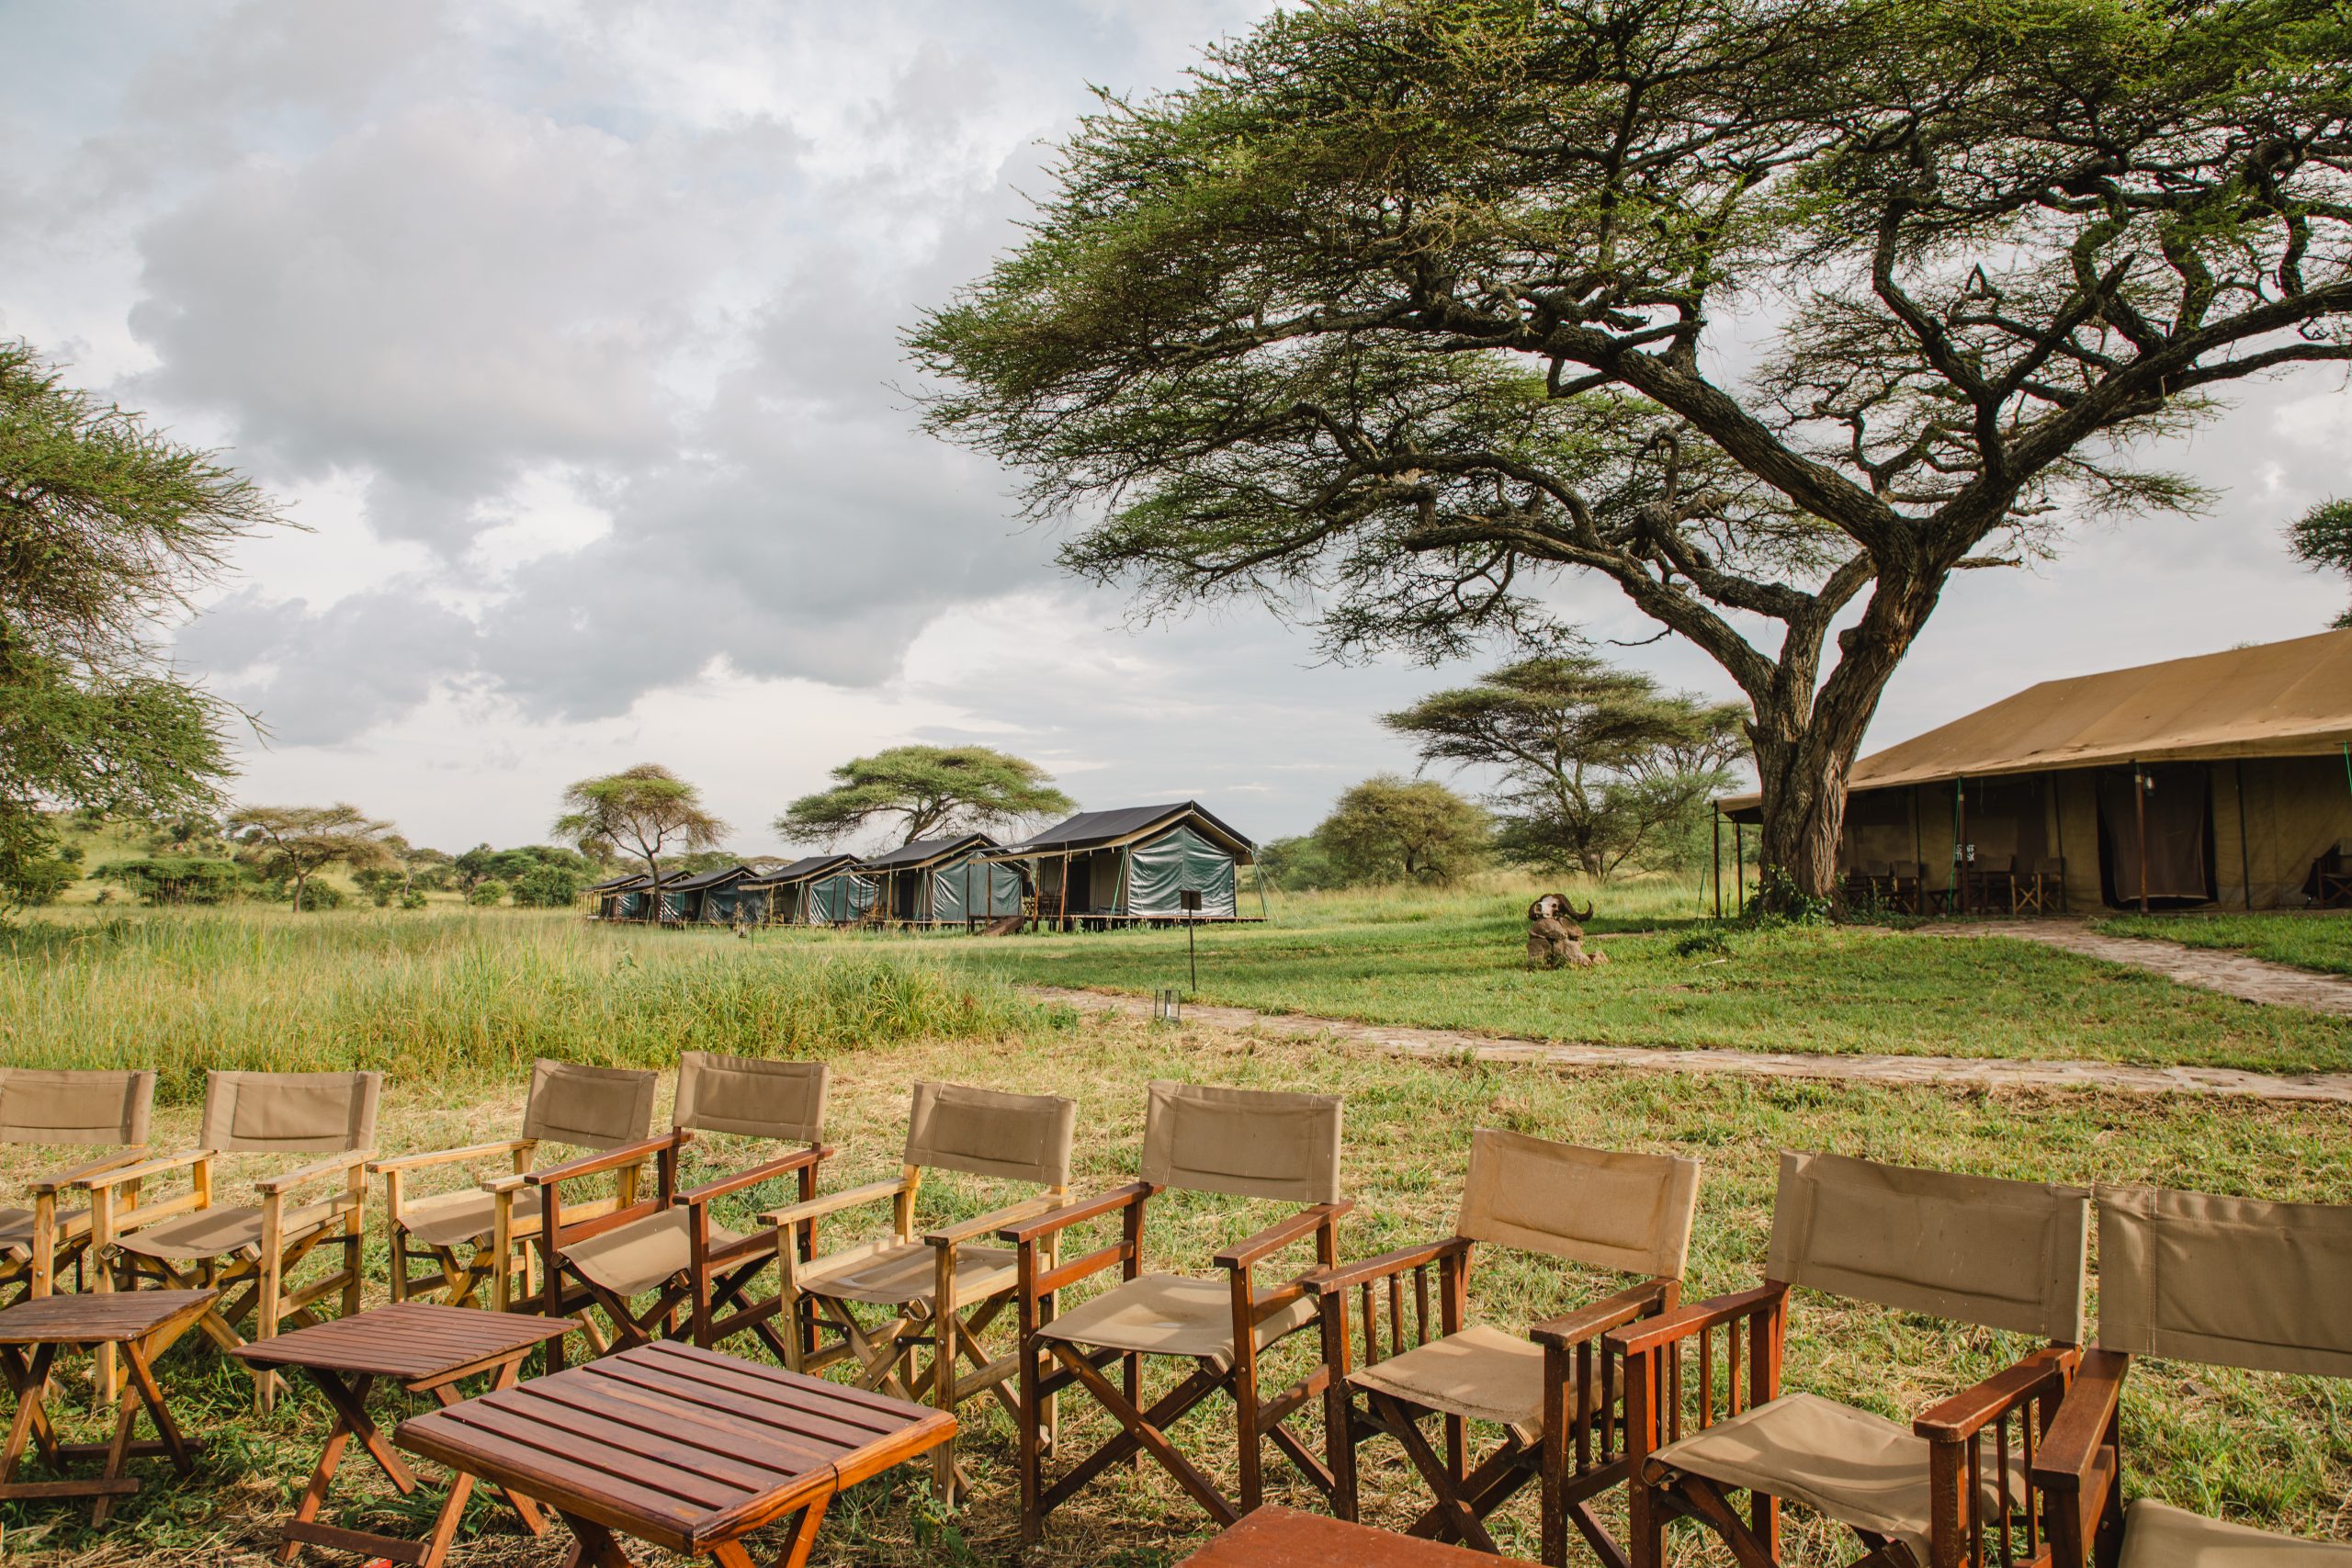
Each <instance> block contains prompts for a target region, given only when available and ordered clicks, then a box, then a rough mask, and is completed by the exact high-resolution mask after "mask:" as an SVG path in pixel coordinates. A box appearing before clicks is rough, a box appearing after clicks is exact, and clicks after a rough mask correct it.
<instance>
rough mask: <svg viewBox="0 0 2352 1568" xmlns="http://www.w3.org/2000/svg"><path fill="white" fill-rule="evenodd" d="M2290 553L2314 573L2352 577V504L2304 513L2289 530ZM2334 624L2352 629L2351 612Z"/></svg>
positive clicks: (2330, 504)
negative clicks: (2335, 573) (2330, 573)
mask: <svg viewBox="0 0 2352 1568" xmlns="http://www.w3.org/2000/svg"><path fill="white" fill-rule="evenodd" d="M2287 549H2288V553H2289V554H2290V555H2292V556H2293V557H2294V558H2296V559H2297V560H2299V561H2301V562H2302V563H2303V564H2304V565H2305V566H2308V567H2311V568H2312V569H2313V570H2324V571H2340V572H2342V573H2344V574H2345V575H2346V577H2352V501H2331V502H2325V503H2324V504H2323V505H2319V506H2314V507H2312V509H2311V510H2310V511H2309V512H2306V513H2303V514H2302V515H2301V517H2299V518H2297V519H2296V520H2295V522H2294V523H2293V525H2291V526H2290V527H2289V528H2288V530H2287ZM2334 624H2335V626H2339V627H2352V610H2346V611H2345V612H2344V613H2343V614H2342V615H2338V616H2336V617H2335V623H2334Z"/></svg>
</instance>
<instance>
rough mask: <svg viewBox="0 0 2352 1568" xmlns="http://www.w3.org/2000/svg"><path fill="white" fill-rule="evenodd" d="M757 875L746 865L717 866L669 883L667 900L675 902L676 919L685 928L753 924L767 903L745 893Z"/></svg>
mask: <svg viewBox="0 0 2352 1568" xmlns="http://www.w3.org/2000/svg"><path fill="white" fill-rule="evenodd" d="M757 875H758V873H757V872H754V871H753V870H752V868H751V867H750V866H748V865H728V866H718V867H716V868H714V869H712V870H710V871H705V872H698V873H696V874H695V875H692V876H682V877H680V878H678V879H677V880H676V881H675V882H671V883H669V884H668V885H667V886H668V895H667V896H668V897H670V898H672V899H674V900H675V903H676V911H675V913H676V918H677V919H680V920H682V921H684V922H685V923H686V924H688V925H710V926H729V925H734V924H736V923H737V922H738V921H739V920H740V921H744V922H755V921H757V920H759V919H761V917H762V914H763V911H764V909H765V906H766V902H767V900H766V898H765V897H764V896H763V895H761V894H759V893H758V892H756V891H747V887H748V885H749V884H750V883H751V882H752V879H753V878H754V877H756V876H757Z"/></svg>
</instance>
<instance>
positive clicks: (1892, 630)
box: [910, 0, 2352, 894]
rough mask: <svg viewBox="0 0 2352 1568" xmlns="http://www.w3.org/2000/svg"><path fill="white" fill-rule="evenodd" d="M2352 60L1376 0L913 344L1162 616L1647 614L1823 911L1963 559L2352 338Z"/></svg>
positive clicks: (2184, 16) (1261, 40)
mask: <svg viewBox="0 0 2352 1568" xmlns="http://www.w3.org/2000/svg"><path fill="white" fill-rule="evenodd" d="M2347 62H2352V14H2347V13H2346V12H2345V11H2343V10H2342V9H2341V8H2340V7H2338V6H2334V5H2331V4H2326V3H2324V0H1933V3H1928V0H1450V3H1440V0H1410V3H1408V0H1395V3H1386V4H1383V3H1375V0H1328V3H1326V4H1322V5H1318V6H1313V7H1311V8H1307V9H1304V10H1300V11H1295V12H1288V13H1284V14H1283V15H1280V16H1277V17H1273V18H1272V19H1271V20H1270V21H1268V22H1266V23H1265V24H1264V25H1262V26H1261V28H1259V29H1258V30H1257V31H1255V32H1254V33H1252V34H1250V35H1249V36H1248V37H1246V38H1243V39H1238V40H1236V41H1233V42H1230V43H1228V44H1226V45H1223V46H1220V47H1218V48H1216V50H1214V51H1211V53H1210V54H1209V56H1208V58H1207V60H1206V62H1204V66H1203V68H1202V69H1201V70H1200V71H1199V72H1198V73H1196V75H1195V78H1194V80H1193V83H1192V84H1191V85H1189V86H1187V87H1186V88H1185V89H1184V90H1182V91H1181V92H1177V93H1173V94H1170V95H1168V96H1163V97H1158V98H1153V99H1150V100H1148V101H1141V102H1124V101H1117V100H1111V101H1107V102H1106V103H1105V105H1104V107H1103V109H1102V110H1101V112H1099V113H1097V114H1095V115H1094V116H1092V117H1091V118H1088V119H1087V120H1086V121H1085V122H1084V123H1083V125H1082V127H1081V129H1080V130H1079V131H1078V132H1077V134H1076V135H1075V136H1074V137H1073V138H1072V139H1071V140H1070V141H1069V143H1068V144H1067V145H1066V146H1065V147H1064V148H1063V149H1062V152H1061V156H1060V161H1059V164H1058V166H1057V170H1056V173H1055V176H1054V180H1055V185H1056V187H1057V188H1056V189H1055V190H1054V191H1053V192H1052V193H1051V195H1050V196H1049V197H1048V198H1047V199H1046V201H1045V202H1044V203H1043V206H1042V209H1041V210H1040V211H1039V213H1038V214H1037V216H1036V219H1035V223H1034V225H1033V226H1032V228H1031V231H1030V232H1029V235H1028V237H1027V238H1026V240H1025V241H1024V242H1023V243H1022V244H1021V245H1020V246H1019V247H1018V248H1017V249H1016V250H1014V251H1013V252H1012V253H1011V254H1009V255H1007V256H1006V257H1004V258H1003V259H1002V260H1001V262H1000V263H999V264H998V265H996V266H995V268H994V269H993V270H992V271H991V272H990V273H989V276H987V277H986V278H984V279H983V280H981V281H979V282H978V283H977V284H976V285H974V286H973V287H971V288H968V289H967V291H966V292H965V293H963V294H962V295H961V296H960V297H959V298H958V299H956V300H955V301H954V302H952V303H951V304H950V305H949V306H948V307H947V308H945V309H944V310H940V311H938V312H936V313H935V314H933V315H932V316H930V317H929V318H927V319H926V320H925V321H922V323H921V324H920V325H919V326H918V327H917V328H916V329H915V330H914V331H913V333H911V334H910V349H911V352H912V354H913V355H914V357H915V359H916V361H917V362H918V363H919V364H920V365H921V366H922V367H923V368H924V369H925V370H926V372H928V373H929V374H931V375H932V376H933V377H935V378H937V379H936V381H935V383H934V389H933V397H932V401H931V403H930V407H929V419H930V423H931V425H932V427H933V429H934V430H935V431H936V432H938V433H940V434H944V435H946V436H948V437H951V438H954V439H957V440H960V441H963V442H966V443H968V444H970V445H972V446H977V447H978V448H980V449H982V450H985V451H988V452H990V453H992V454H994V455H996V456H997V457H1000V458H1001V459H1002V460H1003V461H1005V462H1007V463H1008V464H1010V465H1012V467H1014V468H1017V469H1020V470H1022V471H1023V472H1024V473H1025V474H1026V475H1027V477H1028V479H1029V480H1030V481H1031V488H1030V491H1029V492H1028V500H1029V503H1030V506H1031V508H1032V509H1033V511H1034V513H1036V514H1039V515H1046V516H1052V515H1060V514H1071V513H1075V514H1078V515H1081V516H1083V517H1085V518H1086V519H1087V523H1086V525H1085V526H1084V527H1083V528H1082V529H1081V530H1080V531H1079V532H1078V533H1076V534H1075V535H1074V536H1071V537H1070V538H1069V540H1068V542H1067V543H1066V544H1065V547H1064V548H1063V552H1062V559H1063V561H1064V563H1065V564H1066V565H1067V566H1068V567H1069V569H1070V570H1073V571H1075V572H1077V573H1080V574H1081V575H1083V576H1086V577H1089V578H1093V579H1097V580H1101V581H1131V582H1133V583H1134V584H1135V585H1136V588H1137V590H1138V592H1139V596H1140V597H1139V604H1140V606H1141V608H1142V609H1143V611H1144V613H1146V614H1150V613H1156V612H1158V611H1160V610H1164V609H1167V608H1170V607H1172V606H1175V605H1178V604H1183V603H1187V602H1192V601H1197V600H1201V599H1207V598H1214V597H1217V596H1221V595H1254V596H1259V597H1261V598H1264V599H1266V600H1268V601H1270V602H1272V603H1274V604H1277V605H1279V606H1281V607H1282V608H1283V609H1285V610H1286V611H1297V610H1301V609H1304V610H1306V613H1308V614H1311V615H1316V616H1317V617H1318V618H1319V620H1320V624H1321V627H1322V630H1323V631H1324V633H1325V634H1326V636H1327V637H1328V638H1329V642H1330V643H1331V645H1332V646H1333V647H1334V648H1335V649H1339V650H1342V651H1345V650H1353V649H1367V648H1372V647H1377V646H1389V647H1403V648H1407V649H1413V650H1415V651H1417V652H1419V653H1420V654H1422V655H1425V656H1428V657H1431V658H1441V657H1447V656H1452V655H1455V654H1458V653H1460V652H1462V651H1464V650H1465V649H1470V648H1472V647H1474V646H1476V644H1477V643H1478V642H1479V641H1480V640H1481V639H1482V638H1484V637H1488V636H1490V635H1493V634H1497V633H1509V632H1511V631H1513V630H1523V629H1525V628H1526V627H1527V626H1528V625H1529V623H1531V622H1532V621H1536V620H1538V619H1540V618H1541V617H1542V607H1541V604H1540V603H1539V597H1540V595H1541V594H1542V593H1543V592H1544V590H1545V588H1546V587H1547V585H1548V584H1549V583H1550V582H1551V581H1552V580H1553V579H1554V578H1555V577H1556V576H1557V575H1558V574H1559V573H1561V572H1564V571H1570V570H1577V571H1585V572H1590V573H1597V574H1599V575H1600V577H1602V578H1605V579H1607V580H1609V581H1612V582H1614V583H1615V584H1616V585H1617V587H1618V588H1619V589H1621V590H1622V591H1623V593H1624V594H1625V596H1626V597H1627V598H1628V599H1630V600H1631V601H1632V603H1633V604H1634V605H1635V606H1636V607H1638V608H1639V610H1640V611H1641V612H1642V613H1644V614H1645V615H1648V616H1650V617H1652V618H1654V619H1655V620H1656V621H1657V623H1659V624H1660V625H1661V626H1663V627H1664V628H1665V629H1666V630H1667V631H1668V632H1671V633H1674V634H1678V635H1679V636H1681V637H1686V638H1688V639H1689V640H1690V641H1691V642H1692V643H1694V644H1696V645H1697V646H1698V647H1700V648H1701V649H1704V650H1705V651H1706V652H1707V653H1708V654H1709V655H1710V656H1712V657H1713V659H1714V660H1715V661H1716V662H1717V663H1719V664H1720V665H1721V666H1722V667H1723V669H1724V671H1726V672H1727V674H1728V675H1729V676H1730V678H1731V680H1732V681H1733V682H1736V685H1737V686H1738V688H1739V690H1740V692H1741V693H1742V694H1744V696H1745V698H1746V700H1747V705H1748V707H1749V709H1750V713H1751V720H1750V735H1751V739H1752V740H1753V743H1754V750H1755V754H1756V759H1757V763H1758V773H1759V776H1760V782H1761V784H1762V788H1763V793H1764V827H1763V858H1764V860H1765V862H1766V863H1768V864H1771V865H1776V866H1779V867H1781V868H1784V869H1785V870H1786V871H1787V873H1788V874H1789V881H1788V884H1787V886H1790V887H1792V888H1793V889H1795V890H1799V891H1804V892H1811V893H1816V894H1817V893H1822V892H1825V891H1826V890H1827V889H1828V888H1829V887H1830V886H1831V880H1832V876H1833V867H1834V860H1835V851H1836V844H1837V840H1838V833H1839V829H1840V825H1841V822H1842V818H1843V813H1844V808H1845V796H1846V780H1847V775H1848V773H1849V767H1850V765H1851V763H1852V761H1853V759H1854V756H1855V753H1856V751H1857V750H1858V748H1859V746H1860V741H1861V738H1862V734H1863V730H1864V728H1865V727H1866V726H1867V725H1868V724H1869V722H1870V719H1871V714H1872V712H1873V711H1874V710H1875V708H1876V706H1877V704H1878V701H1879V698H1880V694H1881V693H1882V692H1883V690H1884V688H1885V684H1886V682H1887V679H1888V677H1889V676H1890V675H1891V674H1892V673H1893V672H1894V669H1895V668H1896V665H1897V663H1898V661H1899V660H1901V659H1902V658H1903V656H1904V654H1905V651H1906V650H1907V649H1909V648H1910V647H1911V645H1912V642H1913V641H1914V639H1915V638H1916V637H1917V636H1918V634H1919V631H1920V628H1921V627H1922V626H1923V625H1925V623H1926V622H1927V620H1928V616H1929V615H1930V614H1931V613H1932V612H1933V610H1934V609H1935V606H1936V603H1937V600H1938V598H1939V596H1940V594H1941V593H1942V592H1943V590H1944V588H1945V585H1946V584H1947V582H1948V581H1950V579H1951V574H1952V573H1953V572H1954V571H1956V570H1962V569H1963V568H1967V567H1972V566H1978V565H1986V564H1996V563H2002V562H2008V561H2014V560H2016V559H2018V558H2020V557H2021V556H2023V555H2025V554H2028V553H2030V552H2032V551H2034V550H2038V549H2048V548H2052V547H2054V546H2055V544H2056V543H2057V527H2058V525H2059V524H2060V523H2062V522H2063V521H2064V519H2065V518H2067V517H2069V516H2073V515H2079V514H2081V513H2084V512H2086V511H2088V510H2094V509H2109V510H2112V511H2116V512H2120V513H2132V512H2137V511H2143V510H2146V509H2150V508H2159V507H2180V506H2188V505H2193V504H2195V503H2196V502H2197V500H2198V499H2199V498H2198V495H2197V493H2196V491H2195V490H2194V488H2193V487H2191V486H2189V485H2188V484H2187V483H2186V482H2185V481H2183V480H2181V479H2177V478H2176V477H2174V476H2171V475H2167V474H2165V473H2163V472H2161V471H2157V470H2155V469H2154V468H2150V467H2149V466H2148V465H2147V463H2146V461H2145V459H2146V457H2147V454H2148V451H2149V449H2150V446H2151V438H2153V437H2156V436H2159V435H2162V434H2167V433H2170V432H2175V431H2177V430H2179V429H2181V428H2183V427H2185V426H2187V425H2188V424H2190V423H2193V422H2194V421H2196V420H2197V419H2199V417H2201V416H2202V415H2204V414H2205V413H2206V412H2208V411H2209V410H2210V409H2211V407H2212V400H2213V398H2214V396H2215V394H2217V393H2219V392H2220V391H2222V389H2226V388H2227V387H2229V386H2230V385H2231V384H2233V383H2234V382H2237V381H2240V380H2243V379H2245V378H2249V377H2255V376H2259V375H2264V374H2267V373H2273V372H2278V371H2282V370H2286V369H2288V368H2290V367H2296V366H2301V365H2308V364H2311V363H2312V362H2315V361H2324V360H2342V359H2345V358H2346V357H2347V356H2352V342H2347V335H2348V334H2347V326H2346V323H2347V319H2348V318H2347V312H2352V272H2347V254H2352V243H2347V241H2348V240H2352V178H2347V173H2346V170H2347V159H2352V123H2347V116H2352V85H2348V84H2352V64H2347Z"/></svg>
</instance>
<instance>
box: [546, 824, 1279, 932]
mask: <svg viewBox="0 0 2352 1568" xmlns="http://www.w3.org/2000/svg"><path fill="white" fill-rule="evenodd" d="M1256 864H1257V846H1256V844H1255V843H1253V842H1252V841H1251V840H1250V839H1249V838H1248V837H1247V836H1245V835H1244V834H1242V833H1241V832H1239V831H1238V830H1237V829H1234V828H1233V827H1232V826H1231V825H1230V824H1228V823H1227V822H1226V821H1225V820H1224V819H1223V818H1219V817H1217V816H1216V814H1215V813H1214V812H1211V811H1210V810H1209V809H1208V808H1207V807H1204V806H1202V805H1201V804H1200V803H1199V802H1198V801H1193V800H1186V801H1179V802H1176V803H1174V804H1172V805H1166V806H1131V807H1121V808H1119V809H1116V810H1111V811H1082V812H1080V813H1079V814H1078V815H1077V816H1075V817H1072V818H1069V819H1068V820H1067V821H1063V822H1057V823H1056V824H1055V825H1054V826H1052V827H1051V828H1047V829H1044V830H1043V831H1042V832H1038V833H1035V834H1033V835H1031V836H1029V837H1027V838H1024V839H1022V840H1018V841H1016V842H1013V843H1009V844H1008V843H1002V842H1000V841H999V840H996V839H994V838H991V837H990V836H989V835H988V834H986V833H960V834H954V835H949V836H945V837H940V838H932V839H917V840H913V841H911V842H910V843H906V844H902V845H900V846H899V847H898V848H897V849H894V850H890V851H888V852H883V853H879V854H876V855H872V856H868V857H865V858H860V857H858V856H855V855H850V854H842V853H833V854H818V855H809V856H805V857H803V858H801V859H798V860H795V861H792V862H789V863H785V864H781V865H765V866H753V865H750V864H741V865H732V866H726V867H722V868H719V869H717V870H711V871H704V872H698V873H695V874H683V873H682V874H664V875H663V876H662V883H661V886H660V888H659V889H658V890H657V889H655V888H654V886H653V885H652V882H651V879H650V877H648V876H647V875H646V874H644V873H642V872H639V873H637V874H632V875H628V876H618V877H615V878H613V879H612V880H610V881H608V882H603V883H599V884H597V885H596V886H594V887H591V888H589V889H588V890H587V896H588V897H591V898H593V899H594V901H595V911H594V913H595V918H596V919H605V920H616V921H650V922H658V923H660V924H662V925H675V926H688V925H710V926H725V927H737V928H741V927H748V926H860V925H864V926H890V927H909V928H944V927H963V928H966V929H971V930H987V931H1000V932H1004V931H1018V930H1022V929H1023V928H1028V929H1045V930H1057V931H1074V930H1103V929H1108V928H1111V927H1116V926H1123V925H1175V924H1181V923H1182V922H1185V921H1227V922H1230V921H1236V920H1258V919H1264V918H1265V914H1266V907H1265V893H1264V890H1263V888H1262V886H1255V887H1253V888H1252V889H1251V895H1250V897H1249V898H1248V899H1247V901H1246V902H1245V899H1244V896H1243V884H1242V877H1241V868H1242V867H1244V866H1255V865H1256ZM1253 880H1254V879H1253Z"/></svg>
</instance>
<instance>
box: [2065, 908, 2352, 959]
mask: <svg viewBox="0 0 2352 1568" xmlns="http://www.w3.org/2000/svg"><path fill="white" fill-rule="evenodd" d="M2091 929H2092V930H2093V931H2101V932H2104V933H2105V934H2107V935H2109V936H2137V937H2154V939H2155V940H2157V941H2158V942H2179V943H2180V944H2181V945H2182V946H2184V947H2211V948H2220V949H2222V950H2223V951H2225V952H2229V953H2250V954H2252V955H2253V956H2254V957H2256V958H2267V959H2268V960H2270V962H2271V963H2273V964H2293V965H2294V966H2295V967H2296V968H2298V969H2314V970H2318V971H2320V972H2322V973H2324V974H2331V975H2352V911H2344V910H2324V911H2314V912H2310V913H2302V912H2285V911H2281V912H2276V913H2269V914H2235V915H2115V916H2111V917H2109V919H2104V920H2097V921H2094V922H2092V925H2091Z"/></svg>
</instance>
